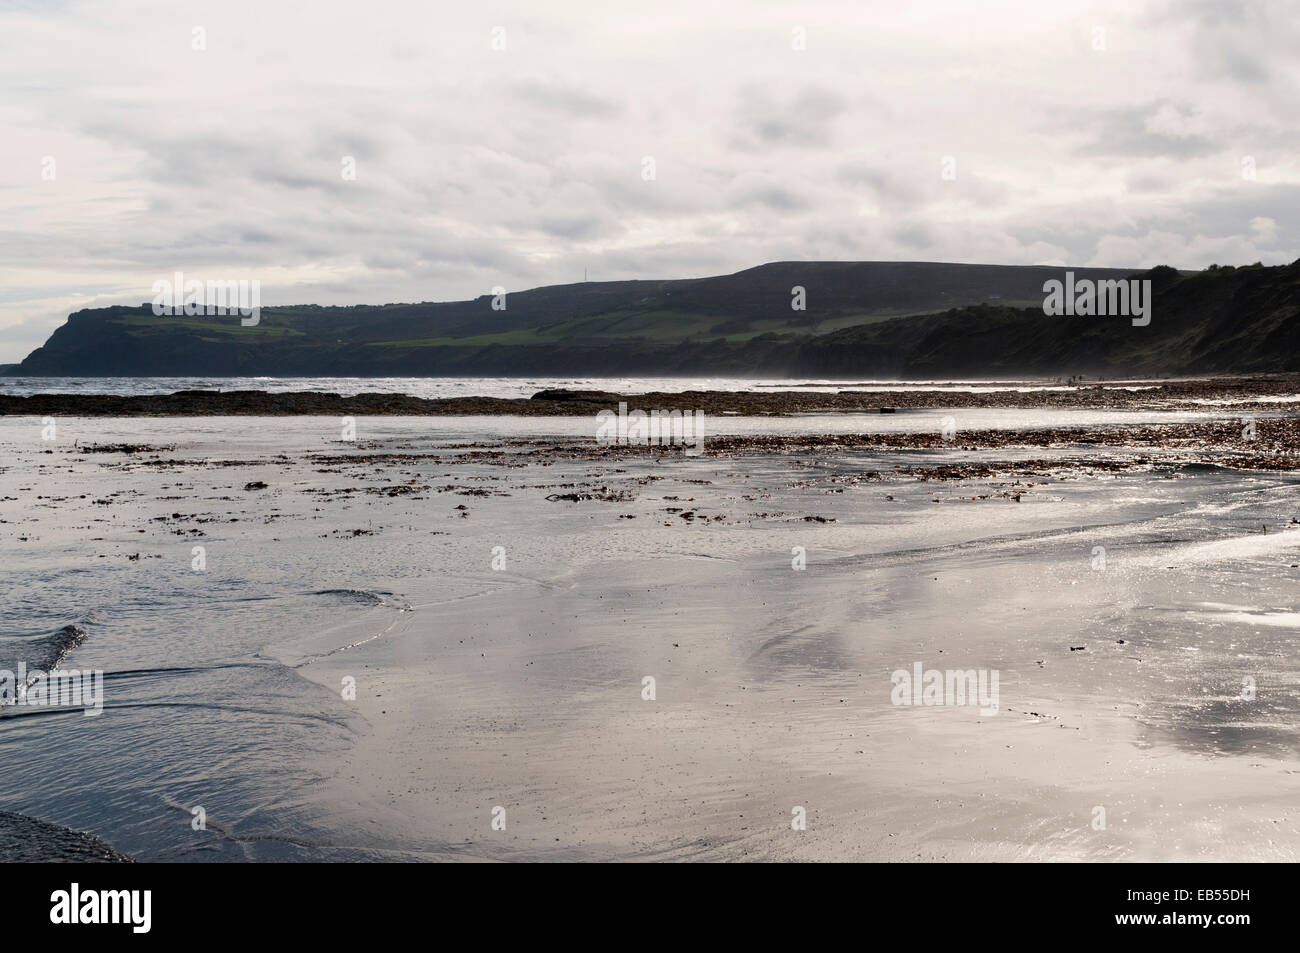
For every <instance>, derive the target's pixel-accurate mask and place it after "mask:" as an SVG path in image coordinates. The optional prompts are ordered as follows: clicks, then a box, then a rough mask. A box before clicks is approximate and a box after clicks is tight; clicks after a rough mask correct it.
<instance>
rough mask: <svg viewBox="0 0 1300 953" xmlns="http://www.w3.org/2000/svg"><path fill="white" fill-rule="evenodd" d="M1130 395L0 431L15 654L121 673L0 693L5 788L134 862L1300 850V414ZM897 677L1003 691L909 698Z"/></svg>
mask: <svg viewBox="0 0 1300 953" xmlns="http://www.w3.org/2000/svg"><path fill="white" fill-rule="evenodd" d="M1274 411H1275V412H1276V407H1275V408H1274ZM1164 412H1166V411H1160V413H1164ZM1154 413H1155V412H1153V415H1151V416H1148V417H1145V418H1141V419H1138V420H1134V421H1127V420H1126V421H1125V422H1124V423H1122V424H1120V423H1116V422H1115V418H1109V417H1106V416H1104V415H1103V416H1101V417H1089V418H1082V417H1080V418H1073V419H1076V420H1078V421H1080V425H1079V426H1076V427H1071V426H1069V425H1068V422H1067V423H1063V422H1062V421H1061V420H1059V419H1057V418H1053V417H1049V416H1044V415H1042V414H1034V413H1030V414H1021V415H1019V416H1015V415H1012V416H1004V417H999V416H997V415H994V416H993V417H991V418H989V419H988V420H985V419H983V418H980V419H976V420H975V421H974V422H975V423H977V424H981V426H977V427H973V428H971V429H966V428H964V427H961V426H959V428H958V430H957V432H956V434H955V436H954V439H952V440H944V439H943V438H942V437H941V436H940V435H939V434H938V433H937V432H936V428H935V426H934V419H937V418H934V419H932V418H931V417H929V416H924V415H918V416H916V417H915V418H914V419H913V420H912V421H908V420H906V419H905V418H907V417H908V416H909V415H907V414H899V415H897V419H896V420H895V421H894V422H892V423H891V424H884V423H878V424H873V425H872V426H873V428H874V430H875V432H869V433H864V432H862V431H861V428H860V429H859V431H858V432H854V431H853V430H852V429H851V428H848V427H845V428H844V429H843V432H842V433H828V432H827V428H826V427H822V426H820V424H821V423H822V418H817V419H814V420H808V419H804V420H796V421H794V422H793V423H792V425H791V427H790V429H788V430H787V431H785V432H782V433H771V432H767V428H765V427H764V426H761V425H760V424H758V423H753V424H752V425H751V423H750V422H748V421H746V420H745V419H743V418H740V419H735V420H727V421H719V422H718V427H717V429H718V430H719V435H718V436H716V437H715V436H714V435H713V434H712V433H710V435H709V439H708V441H707V442H706V452H705V453H703V454H700V455H690V454H686V453H684V452H683V451H682V450H681V449H680V448H623V447H599V446H596V445H595V444H594V442H593V440H592V437H591V433H590V431H591V420H590V418H574V419H573V420H572V421H568V420H565V419H563V418H554V419H550V420H546V421H540V422H537V423H536V424H534V425H531V428H530V427H526V426H518V425H515V424H514V423H511V422H509V421H505V422H502V421H497V420H493V419H492V418H480V419H478V420H477V421H475V422H464V421H460V420H442V421H435V420H433V419H425V420H422V419H420V418H402V419H395V418H366V417H359V418H358V419H357V421H356V426H357V439H356V441H355V442H350V441H343V440H340V431H339V427H338V425H337V424H338V422H337V421H335V420H329V419H327V418H321V417H268V418H259V417H243V418H220V417H213V418H207V419H203V420H195V419H170V418H136V419H113V418H99V419H78V418H61V419H60V420H59V428H58V434H57V438H56V439H55V440H52V441H43V440H42V439H41V429H42V421H41V419H40V418H39V417H35V418H33V417H9V418H4V419H3V420H0V447H2V448H3V450H4V457H3V460H4V463H3V466H2V468H0V504H2V506H3V509H2V511H0V519H3V521H4V522H3V523H0V540H3V544H4V551H5V554H6V558H5V560H4V562H3V566H2V567H0V571H2V572H3V574H4V583H5V588H4V592H5V595H4V596H3V602H4V610H5V611H4V613H3V617H4V619H5V625H4V630H3V632H0V668H12V667H13V666H14V665H16V663H17V662H18V661H19V660H27V661H28V662H29V664H34V662H35V661H36V660H41V659H48V658H50V657H51V656H50V654H49V653H50V652H51V651H52V647H53V646H54V645H55V643H57V642H58V636H59V633H63V632H65V630H66V628H67V627H69V626H76V627H78V628H80V629H81V630H83V632H84V638H83V639H80V640H79V641H77V643H76V644H75V645H72V646H71V647H70V648H69V649H68V651H66V653H65V654H64V655H63V657H62V658H61V661H60V663H59V664H60V665H61V666H62V667H64V668H77V669H94V668H99V669H103V670H104V672H105V700H104V711H103V713H102V714H100V715H97V716H93V717H87V716H86V715H85V714H84V713H83V711H81V710H80V709H66V710H65V709H51V708H23V707H22V706H13V707H9V708H6V709H4V710H3V713H0V758H3V761H4V764H5V765H6V768H7V769H8V770H7V771H6V772H5V774H4V781H3V782H2V783H0V809H2V810H4V811H9V812H13V813H16V814H21V815H24V816H25V817H27V818H39V819H41V820H42V821H44V822H48V823H49V824H52V825H58V826H59V827H60V828H62V829H65V830H68V831H86V832H90V833H91V834H94V835H97V836H98V837H101V838H103V839H104V840H105V841H107V842H108V843H109V844H111V845H112V846H113V848H115V849H116V850H118V851H122V852H123V853H125V854H129V855H131V856H133V857H136V858H139V859H142V860H242V859H277V860H278V859H285V860H316V859H353V858H358V859H362V858H391V859H413V860H416V859H430V860H458V859H586V858H604V859H634V860H635V859H650V858H693V857H703V858H710V859H746V858H749V859H896V860H933V859H1009V860H1017V859H1053V860H1056V859H1059V860H1073V859H1128V860H1155V859H1276V860H1283V859H1295V858H1296V856H1297V853H1300V831H1298V830H1297V827H1298V823H1297V817H1296V814H1295V809H1294V805H1295V804H1296V803H1297V797H1296V795H1297V794H1298V793H1300V765H1297V761H1296V754H1297V750H1298V749H1300V662H1297V657H1296V651H1295V650H1296V639H1297V632H1298V631H1300V612H1298V611H1297V608H1296V605H1295V593H1296V591H1297V582H1298V581H1300V568H1297V564H1300V525H1297V524H1295V523H1294V522H1293V521H1294V520H1296V519H1297V518H1300V492H1298V488H1297V483H1300V475H1297V474H1295V473H1294V472H1292V467H1291V463H1290V459H1291V458H1290V457H1289V454H1290V453H1291V452H1292V450H1293V441H1294V439H1295V425H1294V422H1293V421H1292V420H1291V419H1290V418H1287V417H1282V416H1265V415H1263V414H1261V415H1260V418H1259V421H1258V433H1257V435H1256V437H1255V439H1254V440H1246V439H1245V438H1244V437H1243V436H1242V425H1241V423H1240V422H1239V421H1238V420H1236V419H1235V417H1234V416H1233V415H1234V414H1235V413H1236V408H1235V407H1234V408H1232V410H1231V411H1226V412H1222V413H1220V414H1219V415H1218V416H1217V417H1216V418H1207V417H1205V416H1204V415H1196V414H1189V415H1186V416H1185V417H1175V418H1168V417H1161V416H1155V415H1154ZM956 416H957V417H958V422H959V425H960V423H961V422H962V420H961V415H956ZM860 419H863V420H865V419H867V418H865V417H864V418H860ZM872 419H874V420H877V421H880V420H883V418H872ZM723 424H727V425H732V426H733V427H734V431H733V434H734V435H733V436H730V437H728V436H725V435H723V431H725V429H726V428H725V427H724V426H723ZM983 424H989V425H988V426H984V425H983ZM800 428H802V432H800ZM195 547H202V552H203V567H202V569H201V570H199V569H196V568H195V560H196V558H197V557H196V553H195ZM1098 549H1101V550H1102V551H1103V553H1102V554H1101V555H1102V556H1103V558H1102V559H1101V560H1100V565H1099V559H1098V557H1099V553H1098ZM798 551H802V554H803V556H802V558H803V561H804V568H795V563H796V562H797V561H798V555H797V554H798ZM65 641H66V637H65ZM59 644H63V643H59ZM918 662H919V663H921V664H922V665H923V666H924V667H925V668H927V669H928V668H939V669H957V670H990V671H996V672H998V673H999V675H1000V696H999V699H998V705H997V709H998V711H997V713H996V715H989V714H984V713H981V711H980V710H979V709H978V708H977V707H973V706H933V707H926V706H900V705H895V704H894V703H893V702H892V700H891V688H892V685H891V673H893V672H895V671H897V670H900V669H901V670H910V669H911V668H912V666H913V665H914V664H915V663H918ZM647 677H650V678H653V679H654V686H655V693H654V694H655V697H654V699H653V700H647V699H645V698H643V693H644V692H645V682H644V679H646V678H647ZM349 680H351V681H350V682H349ZM349 684H351V685H353V686H354V687H355V697H347V696H348V695H349ZM496 807H502V808H504V811H505V813H504V816H505V818H506V824H505V829H504V830H495V829H493V826H492V819H493V809H494V808H496ZM795 807H803V808H804V809H805V811H806V816H807V820H808V823H807V830H804V831H794V830H792V829H791V824H790V822H791V817H792V813H791V812H792V809H794V808H795ZM196 808H197V809H201V811H202V818H203V825H202V827H201V828H200V829H196V824H195V821H196V818H197V817H198V815H196V813H195V810H196ZM1098 808H1101V809H1103V811H1104V816H1105V826H1104V828H1103V829H1098V828H1097V827H1096V818H1097V816H1098V815H1097V809H1098ZM6 823H8V822H7V821H6V820H5V819H4V818H0V828H3V826H4V824H6ZM18 823H20V822H17V821H15V822H13V825H17V824H18ZM4 829H6V830H10V829H12V830H17V828H16V827H13V826H12V825H11V828H4ZM23 830H25V831H27V832H26V833H23V834H22V836H21V839H22V840H23V841H24V842H25V843H27V844H28V845H29V846H28V851H29V852H30V845H31V842H32V840H33V839H37V838H39V837H40V836H41V835H39V834H33V833H31V832H30V830H28V829H26V828H24V829H23ZM46 836H49V839H50V844H51V846H50V848H49V850H51V851H55V852H57V851H59V850H61V849H63V848H61V847H59V846H58V844H59V840H58V838H56V837H53V836H52V835H46Z"/></svg>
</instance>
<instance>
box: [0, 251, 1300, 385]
mask: <svg viewBox="0 0 1300 953" xmlns="http://www.w3.org/2000/svg"><path fill="white" fill-rule="evenodd" d="M1072 270H1073V271H1074V272H1075V275H1076V277H1077V278H1085V277H1087V278H1093V279H1102V278H1121V277H1126V276H1128V275H1131V274H1134V273H1132V272H1128V271H1124V270H1116V269H1078V268H1076V269H1072ZM1063 272H1064V269H1060V268H1044V267H1025V266H999V265H951V264H941V263H925V262H779V263H775V264H770V265H763V266H761V267H759V268H753V269H749V270H747V271H742V272H739V273H737V274H734V275H726V276H722V277H717V278H699V279H685V280H676V281H621V282H591V283H582V284H575V285H562V286H555V287H549V288H536V289H532V290H529V291H520V292H517V293H512V294H509V295H508V296H507V299H506V308H505V310H493V309H492V306H491V305H492V299H491V297H490V296H486V295H485V296H483V297H481V298H477V299H475V300H473V301H461V302H450V303H441V304H390V305H379V306H369V305H363V306H355V307H333V308H325V307H319V306H314V305H307V306H296V307H283V308H265V309H263V311H262V315H261V323H260V324H259V325H257V326H255V327H243V326H241V325H240V323H239V320H238V317H237V316H213V317H189V318H186V317H169V316H164V317H155V316H154V315H153V314H152V312H151V310H150V308H148V307H147V306H142V307H139V308H104V309H96V310H91V311H82V312H78V313H76V314H74V315H72V316H71V317H70V318H69V319H68V322H67V323H66V324H65V325H63V326H62V327H60V328H59V329H58V330H57V331H55V333H54V334H53V335H52V336H51V337H50V340H49V341H48V342H47V343H46V344H45V346H44V347H42V348H38V349H37V350H36V351H34V352H33V353H32V354H31V355H29V356H28V358H27V359H26V360H25V361H23V363H22V364H21V365H19V366H18V367H17V368H16V369H14V370H12V371H11V372H10V373H16V374H25V375H92V376H93V375H133V374H138V375H191V374H194V375H198V374H203V375H262V374H266V375H360V376H381V375H461V374H464V375H475V374H493V375H511V374H517V375H529V374H590V375H601V374H652V373H655V374H735V375H749V374H761V375H772V376H782V375H798V376H803V375H819V376H832V377H856V376H862V375H867V374H871V375H888V376H903V377H927V376H933V375H959V374H960V375H965V376H989V375H1001V374H1059V373H1106V374H1119V373H1198V372H1210V371H1215V372H1231V371H1261V370H1297V369H1300V352H1298V351H1297V348H1296V347H1295V346H1294V345H1296V344H1297V343H1300V263H1296V264H1292V265H1289V266H1279V267H1275V268H1264V267H1260V266H1251V267H1247V268H1237V269H1233V268H1221V269H1213V270H1210V271H1207V272H1202V273H1195V274H1179V273H1178V272H1175V271H1173V270H1172V269H1167V268H1165V269H1156V270H1153V271H1151V272H1145V273H1142V274H1141V275H1140V276H1139V277H1144V278H1150V279H1151V280H1152V281H1153V288H1154V291H1155V301H1154V309H1153V315H1152V322H1151V325H1150V326H1149V327H1145V328H1138V327H1132V326H1131V324H1130V323H1129V321H1128V320H1126V319H1125V318H1122V317H1047V316H1045V315H1044V314H1043V311H1042V307H1041V303H1042V299H1043V292H1042V285H1043V282H1044V281H1046V280H1048V279H1052V278H1057V279H1059V278H1060V277H1061V276H1062V274H1063ZM795 286H801V287H802V288H804V289H805V295H806V303H807V308H806V310H804V311H796V310H792V308H791V300H792V295H791V289H792V288H793V287H795Z"/></svg>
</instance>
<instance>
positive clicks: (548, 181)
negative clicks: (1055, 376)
mask: <svg viewBox="0 0 1300 953" xmlns="http://www.w3.org/2000/svg"><path fill="white" fill-rule="evenodd" d="M196 29H198V30H200V31H201V32H198V33H196ZM801 40H802V42H801ZM196 45H200V46H203V47H205V48H203V49H196V48H195V47H196ZM494 46H496V47H500V46H504V48H503V49H498V48H494ZM800 46H802V47H803V48H799V47H800ZM1297 51H1300V17H1298V16H1297V15H1296V2H1295V0H1253V2H1249V3H1245V2H1241V3H1239V2H1234V0H1190V2H1189V0H1180V2H1169V0H1151V2H1141V0H1124V2H1121V3H1076V2H1071V0H1030V2H1023V3H1022V2H995V0H987V2H980V3H975V2H970V0H953V2H916V3H908V2H905V0H886V2H876V0H852V2H850V0H844V2H821V3H818V2H798V3H795V2H764V0H743V2H734V3H733V2H717V0H709V2H700V0H693V2H681V3H677V2H663V0H655V2H649V3H631V2H628V3H624V2H618V0H606V2H600V3H598V2H595V0H584V2H581V3H575V2H567V0H527V2H518V3H513V2H511V3H504V2H495V0H484V2H477V3H456V4H450V3H442V2H424V3H420V2H399V0H364V2H362V0H356V2H353V0H298V2H281V0H255V2H244V0H217V2H212V3H189V2H183V0H93V2H85V3H82V2H59V0H51V2H38V0H17V2H15V0H0V130H2V133H3V134H2V135H0V362H3V361H17V360H20V359H21V358H22V357H23V356H25V355H26V354H27V353H28V352H29V351H30V350H31V349H32V348H34V347H36V346H38V345H40V344H41V343H43V341H44V340H45V338H46V337H47V336H48V335H49V333H50V332H51V331H52V330H53V329H54V328H55V327H57V326H58V325H59V324H61V323H62V322H63V320H64V319H65V318H66V316H67V314H68V312H69V311H74V310H77V309H80V308H83V307H95V306H103V305H108V304H138V303H140V302H143V301H148V300H149V299H150V298H151V297H152V291H151V286H152V284H153V282H154V281H156V280H159V279H162V278H169V277H170V276H171V274H172V273H173V272H174V271H177V270H180V271H184V272H185V273H186V276H187V277H189V278H200V279H222V280H224V279H233V278H247V279H254V278H256V279H259V280H260V281H261V283H262V300H263V304H288V303H295V302H319V303H330V304H344V303H360V302H365V303H382V302H386V301H427V300H448V299H460V298H470V297H475V296H477V295H480V294H485V293H488V292H489V291H490V289H491V288H492V287H493V286H495V285H501V286H504V287H505V288H507V289H508V290H512V291H513V290H521V289H524V288H528V287H534V286H537V285H545V284H559V283H564V282H568V281H575V280H581V278H582V275H583V269H584V268H586V269H588V274H589V276H590V278H591V279H592V280H600V279H620V278H637V277H639V278H668V277H673V278H675V277H693V276H703V275H712V274H723V273H727V272H732V271H737V270H740V269H742V268H748V267H751V266H753V265H757V264H760V263H762V262H766V261H774V260H783V259H877V260H879V259H906V260H936V261H958V262H997V263H1009V264H1037V263H1052V264H1071V265H1108V266H1150V265H1155V264H1171V265H1175V266H1177V267H1183V268H1200V267H1204V266H1206V265H1208V264H1211V263H1214V262H1218V263H1229V264H1247V263H1250V262H1254V261H1256V260H1261V261H1263V262H1264V263H1265V264H1278V263H1283V262H1289V261H1293V260H1295V259H1296V258H1298V257H1300V230H1298V229H1297V226H1296V222H1297V213H1298V212H1300V153H1298V151H1297V145H1300V137H1298V136H1297V131H1298V129H1297V126H1298V125H1300V123H1298V121H1297V120H1298V118H1300V54H1298V52H1297ZM345 156H351V157H354V159H355V170H356V175H355V179H346V178H344V175H343V174H342V173H343V164H344V157H345ZM647 157H652V158H653V173H654V175H653V178H647V174H648V163H647V162H646V158H647ZM945 157H951V160H952V162H951V164H949V165H948V166H947V167H948V168H950V169H955V177H950V178H945V177H944V169H945ZM51 158H52V160H53V162H52V163H51V162H50V159H51ZM1252 166H1253V178H1252V177H1250V175H1251V168H1252ZM51 175H52V177H51Z"/></svg>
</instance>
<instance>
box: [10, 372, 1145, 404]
mask: <svg viewBox="0 0 1300 953" xmlns="http://www.w3.org/2000/svg"><path fill="white" fill-rule="evenodd" d="M1088 386H1091V384H1089V385H1088ZM1102 386H1104V387H1113V388H1117V389H1124V390H1145V389H1149V388H1150V387H1152V386H1153V385H1152V384H1150V383H1147V382H1142V381H1132V382H1113V383H1109V384H1105V383H1103V385H1102ZM552 388H566V389H569V390H603V391H610V392H613V393H624V394H639V393H651V392H656V391H658V392H663V393H678V392H680V391H685V390H721V391H743V390H753V389H765V390H798V391H810V392H819V393H835V392H836V391H840V390H864V391H872V392H880V393H890V392H899V391H915V390H940V391H961V392H966V393H988V392H990V391H996V390H1007V389H1013V390H1019V391H1022V392H1026V393H1028V392H1036V391H1071V390H1075V389H1076V387H1074V386H1072V385H1067V384H1062V383H1060V382H1059V381H1058V382H1049V381H1018V380H1008V381H989V380H982V381H961V380H957V381H953V380H935V381H887V380H820V381H819V380H808V379H796V380H778V379H774V378H737V377H619V378H612V377H0V394H12V395H14V396H26V395H29V394H119V395H124V396H125V395H136V394H141V395H151V394H171V393H174V392H176V391H178V390H218V391H233V390H262V391H269V392H271V393H285V392H290V391H321V392H323V393H332V394H339V395H342V396H345V397H347V396H351V395H353V394H360V393H381V394H406V395H409V396H412V397H423V398H429V399H433V398H444V397H502V398H513V397H531V396H532V395H533V394H535V393H537V392H538V391H540V390H548V389H552Z"/></svg>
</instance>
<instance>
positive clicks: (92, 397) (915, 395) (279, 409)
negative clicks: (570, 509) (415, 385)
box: [0, 375, 1300, 417]
mask: <svg viewBox="0 0 1300 953" xmlns="http://www.w3.org/2000/svg"><path fill="white" fill-rule="evenodd" d="M1125 384H1126V385H1127V386H1134V385H1139V384H1140V386H1143V387H1145V388H1147V389H1143V390H1129V389H1125V387H1121V386H1119V385H1117V384H1105V383H1096V384H1093V385H1092V386H1082V387H1079V388H1078V389H1075V390H1065V391H1048V390H1034V391H1025V390H1017V389H1014V388H1008V389H1006V390H995V391H979V392H976V391H952V390H914V391H889V392H882V391H864V390H854V389H853V388H852V387H851V386H850V387H847V388H846V389H845V390H842V391H839V392H837V393H817V392H809V391H781V390H773V391H719V390H698V391H680V392H662V391H652V392H647V393H641V394H619V393H615V392H611V391H594V390H563V389H549V390H540V391H538V392H537V393H535V394H533V395H532V396H531V397H527V398H508V397H480V396H473V397H445V398H423V397H412V396H408V395H405V394H393V393H362V394H356V395H353V396H348V397H344V396H341V395H339V394H333V393H324V392H320V391H289V392H268V391H259V390H239V391H224V392H223V391H214V390H183V391H176V392H175V393H172V394H162V395H157V394H155V395H135V396H122V395H116V394H33V395H29V396H12V395H4V394H0V416H23V415H26V416H49V415H55V414H58V415H63V416H79V417H151V416H160V417H225V416H277V417H278V416H325V415H331V416H333V415H340V416H346V415H358V414H359V415H365V416H430V417H441V416H483V415H491V416H525V417H574V416H579V417H580V416H589V415H590V416H594V415H595V414H598V413H600V412H601V411H602V410H615V411H616V410H617V409H618V405H619V403H620V402H625V403H626V404H627V405H628V406H629V407H632V408H641V409H646V410H649V409H655V408H677V409H681V408H689V409H692V410H697V411H702V412H704V413H705V414H707V415H709V416H713V417H722V416H727V415H737V416H784V415H791V414H808V413H890V412H894V411H898V410H920V409H939V408H977V407H978V408H987V409H992V408H1009V409H1011V408H1014V409H1037V408H1041V409H1053V410H1064V409H1073V408H1081V409H1092V410H1096V409H1109V410H1127V409H1131V410H1190V409H1204V408H1205V407H1206V406H1214V405H1213V404H1212V403H1211V404H1209V405H1207V404H1206V403H1204V402H1206V401H1211V402H1214V401H1224V402H1231V403H1230V404H1229V405H1228V406H1230V407H1232V408H1234V409H1238V410H1239V409H1269V408H1276V407H1277V406H1279V404H1278V398H1294V399H1295V400H1297V401H1300V376H1290V375H1287V376H1257V377H1213V378H1204V379H1196V380H1185V379H1184V380H1173V381H1147V382H1137V381H1128V382H1125Z"/></svg>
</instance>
